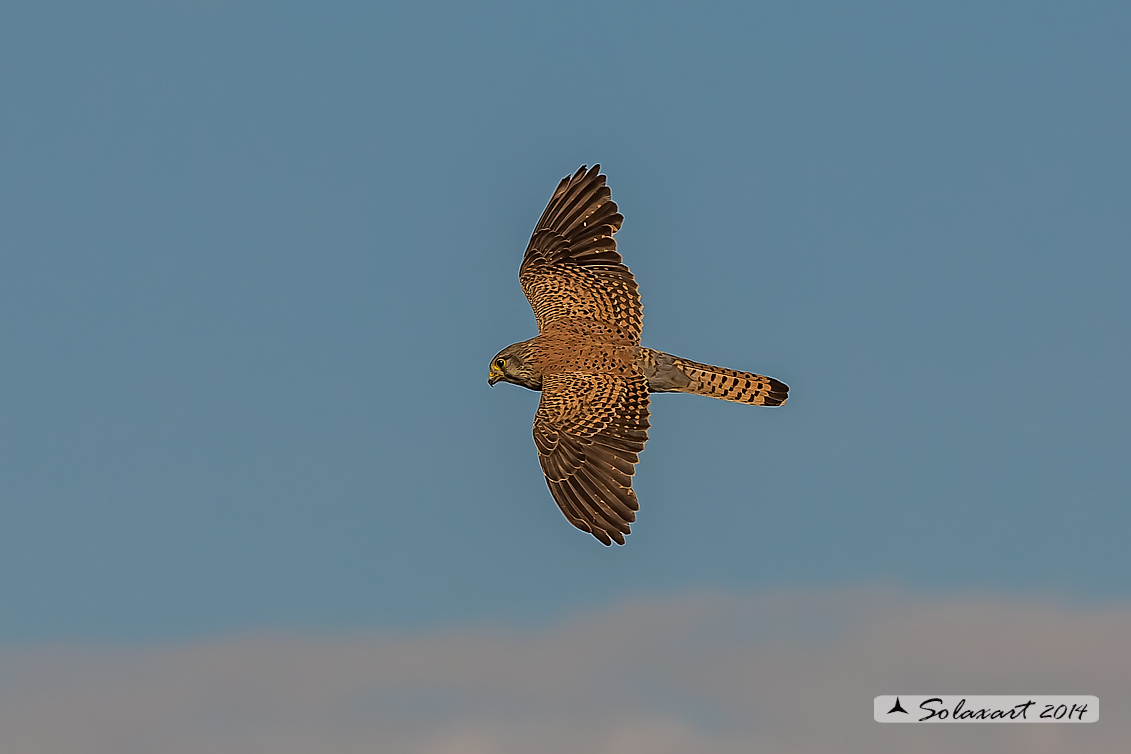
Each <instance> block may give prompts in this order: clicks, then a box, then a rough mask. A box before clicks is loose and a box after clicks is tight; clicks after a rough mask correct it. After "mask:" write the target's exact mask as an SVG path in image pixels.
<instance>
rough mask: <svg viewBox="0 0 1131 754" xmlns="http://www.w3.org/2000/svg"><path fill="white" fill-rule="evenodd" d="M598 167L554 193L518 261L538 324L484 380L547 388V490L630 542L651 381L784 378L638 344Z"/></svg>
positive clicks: (708, 390) (594, 529)
mask: <svg viewBox="0 0 1131 754" xmlns="http://www.w3.org/2000/svg"><path fill="white" fill-rule="evenodd" d="M600 171H601V166H600V165H594V166H593V167H592V168H590V169H588V170H586V168H585V166H584V165H583V166H582V167H581V168H580V169H579V170H578V171H577V172H576V173H574V174H573V175H572V176H567V177H566V178H563V179H562V181H561V183H559V184H558V188H557V189H556V190H555V191H554V195H553V196H552V197H550V203H549V204H548V205H547V206H546V211H545V212H543V213H542V217H541V219H539V220H538V224H537V225H536V226H535V227H534V234H533V235H532V236H531V237H530V244H529V245H528V246H527V247H526V254H525V255H524V256H523V258H522V266H521V267H520V268H519V272H518V278H519V281H520V282H521V283H522V290H523V292H524V293H525V294H526V298H527V299H528V300H529V301H530V306H531V308H533V309H534V317H535V319H536V320H537V321H538V335H537V336H536V337H534V338H531V339H530V340H525V341H523V342H521V343H515V344H513V345H510V346H507V347H506V348H504V349H503V350H502V351H499V353H498V354H497V355H496V356H495V358H493V359H492V360H491V370H490V375H489V377H488V380H487V381H488V382H489V383H490V384H491V385H494V384H495V383H496V382H499V381H500V380H502V381H504V382H513V383H514V384H516V385H522V386H523V387H525V388H529V389H531V390H540V391H541V392H542V399H541V401H540V402H539V404H538V411H537V412H536V413H535V414H534V444H535V445H536V446H537V447H538V460H539V462H541V464H542V471H543V473H544V474H545V475H546V484H547V485H549V487H550V493H551V494H552V495H553V496H554V500H555V501H556V502H557V504H558V507H559V508H561V510H562V513H564V514H565V517H566V518H567V519H568V520H569V522H570V523H571V524H573V525H574V526H576V527H577V528H578V529H581V530H582V531H587V532H589V533H590V534H592V535H593V536H594V537H596V538H597V539H599V540H601V542H603V543H604V544H606V545H609V544H612V543H613V542H616V543H617V544H620V545H623V544H624V537H625V535H626V534H628V533H629V524H630V523H632V522H633V521H635V520H636V511H637V510H638V509H639V508H640V504H639V503H638V502H637V500H636V493H634V492H633V491H632V475H633V473H634V472H635V470H636V463H637V462H638V460H639V455H638V454H639V453H640V451H641V450H643V449H644V443H645V442H646V441H647V439H648V396H649V394H650V393H667V392H680V393H695V394H696V395H707V396H710V397H712V398H721V399H723V400H726V401H734V402H736V403H748V404H751V405H754V406H780V405H782V404H783V403H785V400H786V396H787V394H788V392H789V388H788V387H786V385H785V383H783V382H779V381H778V380H775V379H774V378H773V377H765V376H763V375H760V374H750V373H748V372H737V371H735V370H733V369H723V368H722V367H713V366H708V365H707V364H700V363H698V362H694V361H688V360H687V359H681V358H680V357H678V356H672V355H671V354H667V353H664V352H663V351H653V350H652V349H650V348H644V347H642V346H641V345H640V329H641V318H642V315H643V307H642V306H641V304H640V295H639V294H638V293H637V290H636V280H635V279H634V278H633V277H632V272H630V271H629V269H628V267H626V266H625V264H624V263H623V262H622V261H621V256H620V254H618V253H617V250H616V249H617V243H616V241H615V240H614V239H613V234H614V233H616V232H617V231H618V230H619V229H620V226H621V223H622V222H623V221H624V217H622V216H621V215H620V213H618V212H617V205H616V204H615V203H614V202H613V200H612V199H611V196H612V192H611V191H610V190H609V187H608V186H606V185H605V176H603V175H602V174H601V172H600Z"/></svg>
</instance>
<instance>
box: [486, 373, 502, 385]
mask: <svg viewBox="0 0 1131 754" xmlns="http://www.w3.org/2000/svg"><path fill="white" fill-rule="evenodd" d="M501 379H503V373H502V372H500V371H499V370H498V369H492V370H491V374H490V375H488V377H487V384H488V385H490V386H491V387H495V383H496V382H498V381H499V380H501Z"/></svg>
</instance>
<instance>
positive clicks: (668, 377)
mask: <svg viewBox="0 0 1131 754" xmlns="http://www.w3.org/2000/svg"><path fill="white" fill-rule="evenodd" d="M640 351H641V355H640V356H641V357H640V366H641V368H642V369H643V371H644V374H645V376H646V377H647V378H648V389H649V390H651V391H652V392H654V393H666V392H679V393H694V394H696V395H706V396H708V397H710V398H721V399H722V400H724V401H734V402H735V403H748V404H750V405H752V406H780V405H782V404H783V403H785V401H786V398H787V397H788V396H789V387H788V386H787V385H786V384H785V383H784V382H781V381H780V380H775V379H774V378H773V377H766V376H765V375H761V374H751V373H750V372H739V371H736V370H734V369H725V368H723V367H713V366H711V365H710V364H700V363H699V362H697V361H690V360H688V359H681V358H680V357H679V356H672V355H671V354H667V353H664V352H663V351H653V350H652V349H650V348H641V349H640Z"/></svg>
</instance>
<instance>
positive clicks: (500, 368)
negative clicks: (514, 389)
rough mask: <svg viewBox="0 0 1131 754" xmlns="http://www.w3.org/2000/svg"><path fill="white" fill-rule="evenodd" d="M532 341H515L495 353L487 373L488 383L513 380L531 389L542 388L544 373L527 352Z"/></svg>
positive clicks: (516, 383)
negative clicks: (531, 361)
mask: <svg viewBox="0 0 1131 754" xmlns="http://www.w3.org/2000/svg"><path fill="white" fill-rule="evenodd" d="M529 343H530V341H524V342H522V343H514V344H512V345H509V346H507V347H506V348H504V349H503V350H501V351H499V352H498V353H497V354H495V358H493V359H491V369H490V371H489V372H488V374H487V384H488V385H494V384H495V383H496V382H500V381H501V382H512V383H514V384H515V385H522V386H523V387H525V388H530V389H531V390H541V389H542V375H541V374H539V373H538V371H537V370H535V369H534V368H533V366H532V365H531V363H530V361H529V359H528V355H529V354H528V353H527V347H528V345H529Z"/></svg>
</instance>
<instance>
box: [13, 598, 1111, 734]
mask: <svg viewBox="0 0 1131 754" xmlns="http://www.w3.org/2000/svg"><path fill="white" fill-rule="evenodd" d="M1128 646H1131V607H1126V606H1117V607H1081V606H1072V605H1066V604H1058V603H1052V602H1037V601H1017V600H1009V599H1000V598H993V597H981V598H979V597H965V598H946V599H941V598H940V599H934V600H926V599H921V598H913V597H909V596H907V595H903V594H899V593H895V592H877V591H865V590H857V591H852V590H846V591H839V592H829V593H820V594H818V593H794V594H776V595H760V596H749V595H734V594H691V595H684V596H681V597H673V598H668V599H655V600H651V601H639V602H635V603H632V604H628V605H624V606H620V607H616V608H612V609H608V610H605V611H599V612H593V613H588V614H584V615H577V616H573V617H571V618H569V619H566V620H563V621H559V622H557V623H555V624H554V625H550V626H545V627H542V628H540V629H537V630H530V629H526V630H518V629H513V628H496V629H488V628H483V627H479V628H475V629H463V630H450V631H448V632H445V633H442V634H432V635H428V636H408V637H405V636H400V637H392V636H372V637H352V638H286V637H271V636H250V637H239V638H231V639H225V640H220V641H215V642H210V643H204V644H192V645H178V646H159V647H145V648H119V649H106V648H97V647H55V646H49V647H35V648H17V647H8V648H4V649H0V668H3V675H0V750H2V751H13V752H17V751H18V752H21V754H48V753H50V754H57V753H58V752H64V751H65V752H74V753H78V754H131V753H132V752H139V753H140V752H147V753H148V752H153V751H160V752H163V754H190V753H191V754H197V753H203V752H214V751H223V752H230V753H233V754H260V753H262V754H268V753H270V754H300V753H302V754H308V753H309V752H311V751H326V752H335V754H352V753H353V752H359V753H360V752H366V753H367V754H371V753H372V752H375V751H377V752H383V751H396V752H408V753H410V754H478V753H479V752H483V753H484V754H486V753H487V752H490V753H491V754H510V753H511V752H515V753H516V754H517V753H518V752H523V753H524V754H525V753H527V752H532V751H536V752H539V754H557V753H558V752H561V753H562V754H565V753H566V752H569V754H573V753H574V752H577V751H588V752H598V753H601V752H609V753H610V754H611V753H612V752H616V753H617V754H633V753H634V752H641V754H644V753H645V752H646V753H647V754H685V753H687V754H691V753H694V754H730V753H731V752H734V753H738V752H742V753H743V754H758V753H759V752H775V753H778V754H793V753H794V752H796V753H798V754H800V753H801V752H805V753H806V754H812V753H814V752H816V753H818V754H819V753H821V752H837V754H853V753H854V752H860V753H861V754H863V753H864V752H867V753H868V754H875V753H877V752H879V753H882V752H908V751H914V752H923V753H924V754H933V753H934V752H940V753H941V752H954V751H967V750H969V751H975V750H977V751H982V752H1000V753H1001V754H1011V753H1012V752H1018V754H1020V753H1021V752H1025V753H1026V754H1031V753H1032V752H1064V751H1073V752H1077V753H1078V754H1091V753H1095V754H1100V753H1101V752H1102V753H1103V754H1108V753H1109V752H1112V751H1122V750H1127V749H1128V745H1129V744H1131V716H1129V715H1127V714H1126V711H1127V708H1128V702H1129V701H1131V654H1129V653H1128V652H1127V647H1128ZM891 693H904V694H915V693H970V694H994V693H1018V694H1096V695H1098V696H1099V697H1100V701H1101V713H1100V722H1098V723H1095V724H1091V725H1008V726H1007V725H997V726H989V725H967V726H957V725H947V726H910V725H880V724H878V723H875V722H873V721H872V720H871V706H872V698H873V697H874V696H876V695H878V694H891Z"/></svg>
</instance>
